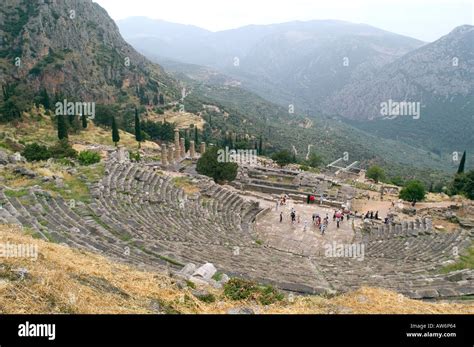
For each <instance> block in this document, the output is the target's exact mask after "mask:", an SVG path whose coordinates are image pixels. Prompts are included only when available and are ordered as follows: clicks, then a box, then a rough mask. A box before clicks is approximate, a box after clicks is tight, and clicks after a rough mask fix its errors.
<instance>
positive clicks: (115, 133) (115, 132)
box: [112, 117, 120, 147]
mask: <svg viewBox="0 0 474 347" xmlns="http://www.w3.org/2000/svg"><path fill="white" fill-rule="evenodd" d="M112 141H113V142H114V144H115V147H117V143H118V142H119V141H120V134H119V131H118V128H117V122H116V121H115V117H112Z"/></svg>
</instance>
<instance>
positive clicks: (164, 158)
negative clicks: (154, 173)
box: [161, 144, 168, 166]
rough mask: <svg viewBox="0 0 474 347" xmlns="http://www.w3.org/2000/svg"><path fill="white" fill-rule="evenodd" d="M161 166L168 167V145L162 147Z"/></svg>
mask: <svg viewBox="0 0 474 347" xmlns="http://www.w3.org/2000/svg"><path fill="white" fill-rule="evenodd" d="M161 165H163V166H166V165H168V151H167V150H166V145H165V144H162V145H161Z"/></svg>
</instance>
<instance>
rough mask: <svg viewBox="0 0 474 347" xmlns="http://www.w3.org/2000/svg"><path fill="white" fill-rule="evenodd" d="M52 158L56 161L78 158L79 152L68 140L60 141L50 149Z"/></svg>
mask: <svg viewBox="0 0 474 347" xmlns="http://www.w3.org/2000/svg"><path fill="white" fill-rule="evenodd" d="M49 151H50V152H51V157H53V158H55V159H61V158H77V151H76V150H75V149H74V148H72V146H71V145H70V144H69V142H68V141H67V139H63V140H60V141H58V142H57V143H56V144H55V145H54V146H52V147H50V148H49Z"/></svg>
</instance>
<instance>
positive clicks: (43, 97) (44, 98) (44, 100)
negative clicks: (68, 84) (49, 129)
mask: <svg viewBox="0 0 474 347" xmlns="http://www.w3.org/2000/svg"><path fill="white" fill-rule="evenodd" d="M39 103H40V104H41V105H43V106H44V109H45V110H49V109H50V108H51V101H50V99H49V95H48V92H47V91H46V89H45V88H43V89H41V91H40V94H39Z"/></svg>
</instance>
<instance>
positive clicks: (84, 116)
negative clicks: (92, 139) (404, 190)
mask: <svg viewBox="0 0 474 347" xmlns="http://www.w3.org/2000/svg"><path fill="white" fill-rule="evenodd" d="M81 120H82V128H83V129H86V128H87V116H86V115H85V114H83V115H82V117H81Z"/></svg>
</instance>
